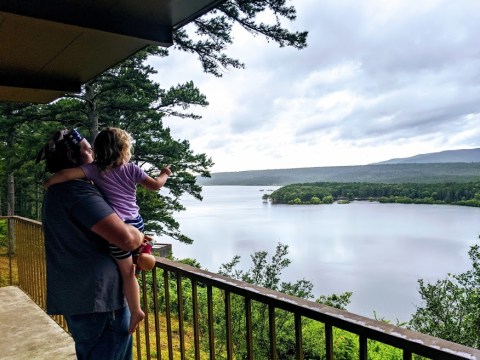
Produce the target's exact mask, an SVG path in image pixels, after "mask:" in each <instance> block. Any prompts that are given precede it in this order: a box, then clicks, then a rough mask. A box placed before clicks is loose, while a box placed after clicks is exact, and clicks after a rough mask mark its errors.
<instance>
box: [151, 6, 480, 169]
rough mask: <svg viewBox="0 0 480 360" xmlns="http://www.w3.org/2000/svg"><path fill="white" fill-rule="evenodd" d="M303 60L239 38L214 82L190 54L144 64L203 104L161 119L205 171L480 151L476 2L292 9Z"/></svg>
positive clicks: (479, 9) (297, 53)
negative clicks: (191, 87) (193, 92)
mask: <svg viewBox="0 0 480 360" xmlns="http://www.w3.org/2000/svg"><path fill="white" fill-rule="evenodd" d="M292 4H294V5H295V7H296V9H297V20H296V21H295V22H293V23H291V24H289V27H290V28H291V29H294V30H298V31H303V30H307V31H308V32H309V36H308V47H307V48H306V49H304V50H295V49H288V48H278V47H277V45H276V44H273V43H267V42H266V41H265V40H263V39H262V38H260V37H253V36H252V35H250V34H248V33H247V32H246V31H244V30H242V29H236V30H235V33H234V34H235V43H234V45H233V46H232V47H231V48H230V49H229V51H228V52H229V54H230V55H231V56H233V57H237V58H239V59H240V60H241V61H242V62H244V63H245V65H246V69H244V70H232V71H228V72H226V73H225V75H224V76H223V77H222V78H215V77H214V76H212V75H207V74H203V73H202V68H201V66H200V62H199V61H198V60H197V59H196V58H195V56H193V55H189V54H183V53H179V52H175V51H171V54H170V56H169V57H168V58H166V59H160V60H154V61H153V64H154V66H155V67H156V68H157V70H158V75H157V76H156V77H155V80H156V81H157V82H159V83H160V84H161V85H162V87H164V88H168V87H170V86H172V85H176V84H178V83H183V82H186V81H189V80H193V81H194V82H195V85H196V86H197V87H199V88H200V90H201V91H202V92H203V93H204V94H205V95H206V96H207V98H208V101H209V102H210V106H209V107H208V108H206V109H201V108H198V109H195V108H193V109H192V111H194V112H196V113H198V114H200V115H202V116H203V118H202V119H201V120H195V121H194V120H185V119H184V120H182V119H173V118H172V119H169V120H167V121H166V125H167V126H169V127H170V128H171V130H172V133H173V135H174V137H176V138H179V139H187V140H188V141H190V143H191V145H192V148H193V149H194V151H195V152H200V153H206V154H207V155H209V156H210V157H212V159H213V161H214V162H215V165H214V167H213V168H212V171H213V172H220V171H240V170H256V169H281V168H293V167H314V166H341V165H363V164H369V163H372V162H377V161H383V160H388V159H391V158H400V157H408V156H413V155H417V154H420V153H428V152H437V151H442V150H452V149H464V148H475V147H480V127H479V126H478V124H479V120H480V42H479V40H478V37H479V34H480V1H478V0H457V1H443V0H424V1H421V2H419V1H414V0H388V1H385V0H360V1H358V0H326V1H324V0H295V1H294V2H292Z"/></svg>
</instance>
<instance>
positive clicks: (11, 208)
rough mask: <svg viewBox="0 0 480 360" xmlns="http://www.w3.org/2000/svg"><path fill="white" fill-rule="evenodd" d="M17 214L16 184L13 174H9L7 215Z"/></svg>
mask: <svg viewBox="0 0 480 360" xmlns="http://www.w3.org/2000/svg"><path fill="white" fill-rule="evenodd" d="M14 214H15V182H14V175H13V173H10V174H8V179H7V215H8V216H13V215H14Z"/></svg>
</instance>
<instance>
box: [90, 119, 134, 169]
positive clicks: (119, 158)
mask: <svg viewBox="0 0 480 360" xmlns="http://www.w3.org/2000/svg"><path fill="white" fill-rule="evenodd" d="M131 149H132V137H131V136H130V134H129V133H127V132H126V131H125V130H122V129H119V128H113V127H112V128H106V129H105V130H102V131H100V132H99V133H98V135H97V137H96V138H95V141H94V142H93V151H94V153H95V163H96V165H97V166H98V168H99V169H100V170H108V169H111V168H113V167H116V166H120V165H124V164H126V163H128V162H129V161H130V158H131V157H132V153H131Z"/></svg>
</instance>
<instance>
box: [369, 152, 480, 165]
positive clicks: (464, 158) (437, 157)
mask: <svg viewBox="0 0 480 360" xmlns="http://www.w3.org/2000/svg"><path fill="white" fill-rule="evenodd" d="M456 162H465V163H471V162H480V148H476V149H462V150H447V151H440V152H436V153H429V154H419V155H415V156H412V157H407V158H401V159H391V160H386V161H381V162H378V163H375V164H374V165H376V164H426V163H456Z"/></svg>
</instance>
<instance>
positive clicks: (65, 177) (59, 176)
mask: <svg viewBox="0 0 480 360" xmlns="http://www.w3.org/2000/svg"><path fill="white" fill-rule="evenodd" d="M84 177H85V173H84V172H83V170H82V168H81V167H76V168H71V169H63V170H60V171H58V172H56V173H55V175H53V176H52V177H51V178H50V179H48V180H47V181H45V182H44V183H43V186H44V187H45V189H48V187H49V186H52V185H55V184H60V183H63V182H66V181H70V180H75V179H83V178H84Z"/></svg>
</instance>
